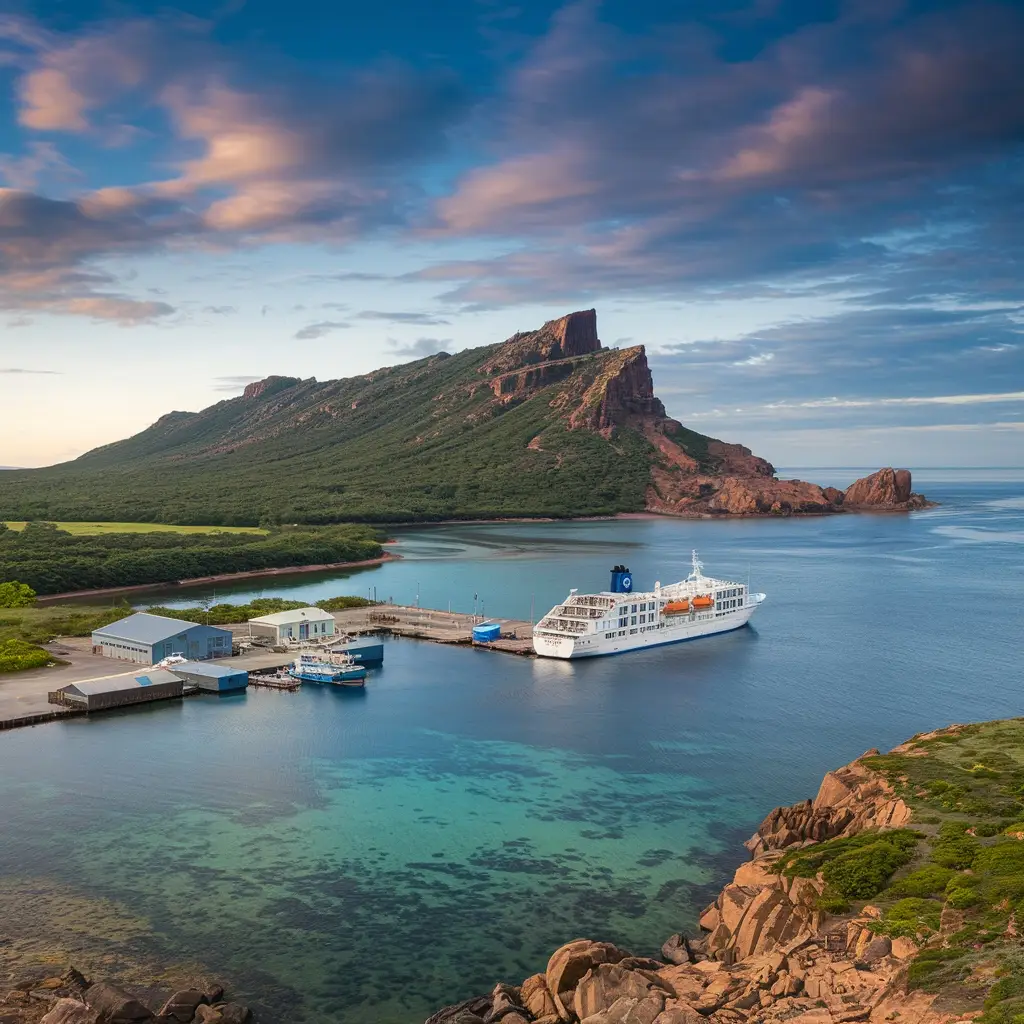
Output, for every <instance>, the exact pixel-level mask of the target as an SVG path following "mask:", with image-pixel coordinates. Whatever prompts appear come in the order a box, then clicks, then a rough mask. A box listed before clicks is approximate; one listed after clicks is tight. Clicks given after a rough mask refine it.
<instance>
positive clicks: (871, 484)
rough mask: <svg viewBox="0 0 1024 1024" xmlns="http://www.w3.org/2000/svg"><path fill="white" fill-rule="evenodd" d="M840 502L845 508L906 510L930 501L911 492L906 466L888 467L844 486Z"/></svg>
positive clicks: (921, 506) (923, 505)
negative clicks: (904, 467) (898, 467)
mask: <svg viewBox="0 0 1024 1024" xmlns="http://www.w3.org/2000/svg"><path fill="white" fill-rule="evenodd" d="M843 504H844V505H845V506H846V507H847V508H877V509H909V508H924V507H926V506H927V505H928V504H930V503H929V502H928V501H927V499H926V498H925V497H924V496H923V495H920V494H914V493H913V491H912V489H911V479H910V470H909V469H893V468H892V467H891V466H888V467H886V468H885V469H880V470H878V472H877V473H872V474H871V475H870V476H866V477H862V478H861V479H860V480H856V481H855V482H854V483H852V484H851V485H850V486H849V487H847V488H846V493H845V495H844V497H843Z"/></svg>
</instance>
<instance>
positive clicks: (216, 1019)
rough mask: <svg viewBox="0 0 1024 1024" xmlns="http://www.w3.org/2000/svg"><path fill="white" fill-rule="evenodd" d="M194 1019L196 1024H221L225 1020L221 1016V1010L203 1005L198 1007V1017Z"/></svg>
mask: <svg viewBox="0 0 1024 1024" xmlns="http://www.w3.org/2000/svg"><path fill="white" fill-rule="evenodd" d="M193 1019H194V1020H195V1022H196V1024H220V1022H221V1021H222V1020H224V1018H223V1017H222V1016H221V1015H220V1010H217V1009H215V1008H214V1007H212V1006H207V1005H205V1004H202V1003H201V1004H200V1005H199V1006H197V1007H196V1015H195V1017H194V1018H193Z"/></svg>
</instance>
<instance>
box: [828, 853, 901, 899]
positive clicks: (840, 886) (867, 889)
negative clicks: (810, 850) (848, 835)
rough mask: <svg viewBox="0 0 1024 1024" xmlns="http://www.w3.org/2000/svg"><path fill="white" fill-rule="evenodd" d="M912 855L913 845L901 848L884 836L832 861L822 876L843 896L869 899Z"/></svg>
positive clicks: (880, 889)
mask: <svg viewBox="0 0 1024 1024" xmlns="http://www.w3.org/2000/svg"><path fill="white" fill-rule="evenodd" d="M912 857H913V849H912V848H911V849H909V850H908V849H900V848H899V847H898V846H897V845H896V844H890V843H887V842H884V841H882V840H881V839H880V840H879V841H878V842H875V843H872V844H871V845H870V846H865V847H864V848H863V849H860V850H851V851H850V852H849V853H844V854H842V855H840V856H839V857H836V858H835V859H834V860H830V861H828V862H827V863H826V864H825V865H824V866H823V867H822V869H821V876H822V878H823V879H824V880H825V881H826V882H827V883H828V885H829V886H831V887H832V888H833V889H834V890H835V891H836V892H837V893H838V894H839V895H840V896H844V897H845V898H846V899H850V900H867V899H870V898H871V897H872V896H876V895H877V894H878V893H880V892H881V891H882V889H884V888H885V884H886V882H888V881H889V879H890V878H891V877H892V874H893V872H894V871H896V870H897V868H900V867H902V866H903V865H904V864H906V863H908V862H909V861H910V859H911V858H912Z"/></svg>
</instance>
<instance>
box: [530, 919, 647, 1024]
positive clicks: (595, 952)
mask: <svg viewBox="0 0 1024 1024" xmlns="http://www.w3.org/2000/svg"><path fill="white" fill-rule="evenodd" d="M627 956H629V954H628V953H625V952H623V951H622V950H621V949H619V948H618V947H617V946H613V945H612V944H611V943H610V942H592V941H591V940H590V939H574V940H573V941H572V942H568V943H566V944H565V945H564V946H562V947H561V948H559V949H557V950H555V952H554V953H553V954H552V955H551V959H550V960H548V966H547V970H546V971H545V975H544V977H545V980H546V982H547V987H548V991H549V992H550V993H551V996H552V999H553V1000H554V1004H555V1012H556V1013H557V1014H558V1015H559V1017H561V1018H562V1019H563V1020H571V1019H572V1013H571V1009H572V1005H573V992H574V990H575V988H576V986H577V984H579V981H580V979H581V978H582V977H583V976H584V975H585V974H586V973H587V971H590V970H592V969H593V968H594V967H596V966H597V965H598V964H617V963H619V961H620V960H624V959H625V958H626V957H627Z"/></svg>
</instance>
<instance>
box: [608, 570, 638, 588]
mask: <svg viewBox="0 0 1024 1024" xmlns="http://www.w3.org/2000/svg"><path fill="white" fill-rule="evenodd" d="M632 590H633V577H632V576H631V575H630V573H629V570H628V569H627V568H626V567H625V566H624V565H616V566H615V567H614V568H613V569H612V586H611V591H612V593H613V594H628V593H630V592H631V591H632Z"/></svg>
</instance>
